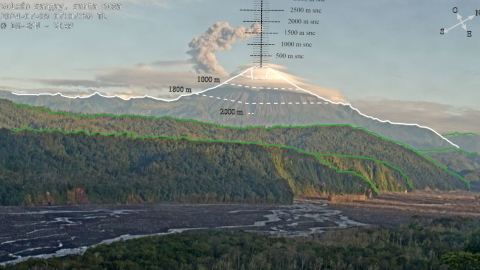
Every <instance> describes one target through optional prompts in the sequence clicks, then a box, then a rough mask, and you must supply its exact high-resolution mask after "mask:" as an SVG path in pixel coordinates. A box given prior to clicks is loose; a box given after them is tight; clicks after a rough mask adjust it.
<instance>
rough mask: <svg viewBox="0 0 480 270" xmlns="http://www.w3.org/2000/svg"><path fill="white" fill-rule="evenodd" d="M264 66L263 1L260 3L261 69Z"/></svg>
mask: <svg viewBox="0 0 480 270" xmlns="http://www.w3.org/2000/svg"><path fill="white" fill-rule="evenodd" d="M262 65H263V0H261V2H260V67H262Z"/></svg>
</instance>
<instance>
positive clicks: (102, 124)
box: [0, 100, 467, 191]
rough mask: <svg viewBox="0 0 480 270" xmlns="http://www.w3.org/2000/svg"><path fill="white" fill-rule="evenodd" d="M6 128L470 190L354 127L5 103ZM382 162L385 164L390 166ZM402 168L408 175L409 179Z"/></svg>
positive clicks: (0, 105)
mask: <svg viewBox="0 0 480 270" xmlns="http://www.w3.org/2000/svg"><path fill="white" fill-rule="evenodd" d="M0 126H3V127H6V128H10V129H19V128H22V127H31V128H35V129H61V130H63V131H77V130H85V131H87V132H89V133H94V132H102V133H105V134H109V133H122V132H129V133H134V134H135V135H140V136H149V135H152V136H169V137H182V136H186V137H188V138H191V139H209V140H228V141H247V142H262V143H267V144H277V145H284V146H294V147H297V148H299V149H302V150H305V151H309V152H313V153H317V154H321V155H322V157H321V158H322V159H323V160H325V161H326V162H329V163H331V164H332V165H334V166H336V167H337V168H339V169H340V170H350V171H355V172H357V173H359V174H360V175H362V176H364V177H366V178H367V179H369V180H371V181H372V182H373V183H374V185H375V186H377V188H379V189H380V190H390V191H404V190H407V189H409V186H408V183H407V179H406V177H405V175H406V176H408V177H409V180H410V183H411V185H412V187H413V188H414V189H425V188H426V187H429V188H432V189H436V188H438V189H442V190H451V189H466V188H467V184H466V183H465V182H463V181H462V180H461V179H460V178H459V177H457V176H455V175H452V174H449V173H447V172H446V171H445V170H444V169H442V168H440V167H439V166H437V165H435V164H433V163H432V162H431V161H429V160H428V159H426V158H425V157H422V156H421V155H419V154H418V153H416V152H415V151H413V150H410V149H407V148H405V147H404V146H401V145H398V144H396V143H393V142H390V141H387V140H384V139H382V138H380V137H378V136H375V135H372V134H370V133H367V132H365V131H364V130H361V129H353V128H351V127H348V126H314V127H308V128H272V129H268V130H267V129H262V128H254V129H252V128H249V129H235V128H222V127H219V126H216V125H211V124H202V123H197V122H194V121H181V120H174V119H170V118H162V119H151V118H150V119H146V118H142V117H128V116H125V117H119V118H117V117H111V116H99V117H96V118H94V119H92V118H90V117H71V116H68V115H65V114H62V113H55V114H52V113H48V112H46V111H43V110H39V109H32V108H27V107H25V106H19V105H13V104H11V103H10V102H8V101H6V100H0ZM333 154H335V155H337V156H335V155H333ZM323 155H326V156H323ZM338 155H342V156H338ZM352 156H354V157H352ZM360 157H367V158H373V159H375V160H368V159H364V158H360ZM378 161H381V162H385V164H381V163H379V162H378ZM397 168H398V169H399V170H402V171H403V172H404V173H405V175H403V174H402V173H401V172H400V171H399V170H398V169H397Z"/></svg>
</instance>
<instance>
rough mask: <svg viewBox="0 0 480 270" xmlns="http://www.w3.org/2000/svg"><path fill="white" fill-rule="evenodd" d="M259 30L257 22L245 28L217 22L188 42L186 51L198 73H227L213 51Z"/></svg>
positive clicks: (221, 49) (225, 47)
mask: <svg viewBox="0 0 480 270" xmlns="http://www.w3.org/2000/svg"><path fill="white" fill-rule="evenodd" d="M260 31H261V26H260V24H259V23H254V24H253V25H252V26H251V28H249V29H247V28H245V27H243V26H239V27H237V28H233V27H231V26H230V25H229V24H228V23H227V22H217V23H215V24H214V25H213V26H212V27H210V28H209V29H208V30H207V31H206V32H205V33H204V34H203V35H201V36H199V37H195V38H194V39H193V40H192V41H191V42H190V44H188V46H189V47H190V50H189V51H188V52H187V53H188V54H189V55H191V56H192V57H193V59H192V61H193V64H194V68H195V70H196V71H197V72H198V73H214V74H219V75H228V73H227V72H226V71H225V70H224V69H223V68H222V67H221V66H220V65H219V64H218V62H217V58H216V57H215V54H214V52H218V51H226V50H230V49H231V47H232V44H233V43H235V42H237V41H241V40H245V39H249V38H250V37H253V36H255V35H258V33H260Z"/></svg>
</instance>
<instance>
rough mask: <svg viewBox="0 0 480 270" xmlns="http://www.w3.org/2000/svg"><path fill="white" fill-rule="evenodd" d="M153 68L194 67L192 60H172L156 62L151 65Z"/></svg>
mask: <svg viewBox="0 0 480 270" xmlns="http://www.w3.org/2000/svg"><path fill="white" fill-rule="evenodd" d="M150 65H151V66H156V67H192V66H193V61H191V60H172V61H156V62H153V63H150Z"/></svg>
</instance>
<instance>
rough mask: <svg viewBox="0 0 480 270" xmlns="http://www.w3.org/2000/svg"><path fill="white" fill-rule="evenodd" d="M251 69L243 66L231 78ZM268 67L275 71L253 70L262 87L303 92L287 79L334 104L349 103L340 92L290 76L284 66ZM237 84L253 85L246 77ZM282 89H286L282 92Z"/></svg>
mask: <svg viewBox="0 0 480 270" xmlns="http://www.w3.org/2000/svg"><path fill="white" fill-rule="evenodd" d="M250 67H251V66H247V65H245V66H241V67H239V68H238V69H237V70H236V71H235V72H233V73H232V74H231V76H235V75H238V74H240V73H242V72H243V71H245V70H247V69H248V68H250ZM268 67H270V68H271V69H272V70H273V71H274V72H272V71H271V72H269V73H268V75H267V72H268V69H266V68H255V69H254V70H253V76H254V77H256V78H259V79H260V81H261V86H262V87H270V88H272V89H275V88H277V89H276V90H277V91H289V92H295V93H300V92H301V91H300V90H295V89H296V87H294V86H293V85H291V84H289V83H288V82H286V81H285V80H284V79H286V80H287V81H289V82H290V83H293V84H294V85H296V86H298V87H300V88H302V89H304V90H307V91H309V92H311V93H314V94H316V95H318V96H320V97H323V98H325V99H328V100H331V101H334V102H348V101H347V99H346V98H345V96H344V95H343V94H342V92H341V91H340V90H337V89H333V88H327V87H321V86H317V85H314V84H312V83H311V82H310V81H309V80H307V79H305V78H302V77H299V76H295V75H292V74H289V73H288V68H287V67H285V66H282V65H275V64H269V65H268ZM276 74H278V75H279V76H277V75H276ZM245 75H246V76H249V75H250V74H245ZM266 77H268V78H269V79H268V80H266V79H265V80H262V79H261V78H266ZM277 78H278V80H277ZM235 82H236V84H241V85H252V80H251V78H250V77H245V76H242V77H238V78H236V79H235ZM255 84H258V81H255ZM282 88H284V89H283V90H282ZM288 88H292V90H288ZM257 89H258V88H257ZM250 90H252V88H250ZM304 93H307V92H304Z"/></svg>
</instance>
